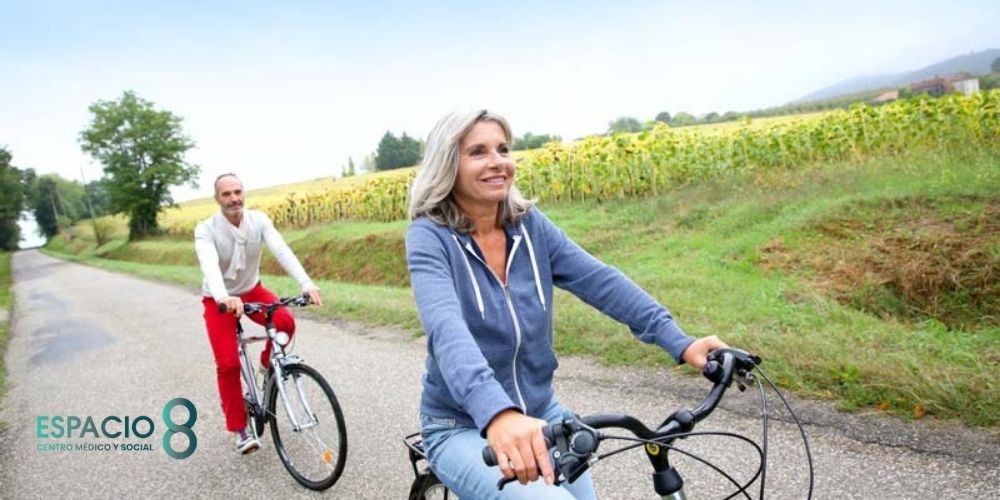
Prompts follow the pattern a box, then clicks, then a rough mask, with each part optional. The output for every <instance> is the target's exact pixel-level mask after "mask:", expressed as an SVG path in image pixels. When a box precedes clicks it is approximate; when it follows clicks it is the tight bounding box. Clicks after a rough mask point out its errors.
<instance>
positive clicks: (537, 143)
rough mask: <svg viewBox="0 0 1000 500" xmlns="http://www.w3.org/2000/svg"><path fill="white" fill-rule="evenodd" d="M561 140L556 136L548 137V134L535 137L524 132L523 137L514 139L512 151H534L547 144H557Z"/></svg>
mask: <svg viewBox="0 0 1000 500" xmlns="http://www.w3.org/2000/svg"><path fill="white" fill-rule="evenodd" d="M561 140H562V137H559V136H558V135H549V134H542V135H535V134H532V133H531V132H525V133H524V136H523V137H515V138H514V151H523V150H525V149H536V148H540V147H542V146H544V145H545V144H547V143H550V142H553V141H555V142H559V141H561Z"/></svg>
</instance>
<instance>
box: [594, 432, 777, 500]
mask: <svg viewBox="0 0 1000 500" xmlns="http://www.w3.org/2000/svg"><path fill="white" fill-rule="evenodd" d="M603 436H604V439H605V440H608V439H615V440H620V441H631V442H634V443H636V444H633V445H629V446H623V447H621V448H618V449H616V450H613V451H610V452H608V453H605V454H603V455H598V456H597V458H596V459H595V460H594V461H595V462H596V461H600V460H603V459H605V458H608V457H610V456H613V455H617V454H618V453H621V452H623V451H628V450H631V449H635V448H638V447H639V446H642V445H645V444H655V445H657V446H662V447H664V448H666V449H668V450H671V451H676V452H678V453H680V454H682V455H685V456H687V457H690V458H692V459H694V460H697V461H699V462H701V463H703V464H705V465H707V466H708V467H710V468H712V470H714V471H716V472H718V473H719V475H721V476H722V477H724V478H726V479H727V480H728V481H729V482H730V483H732V484H733V486H735V487H736V488H737V490H736V491H735V492H734V493H732V494H730V495H729V496H728V497H726V498H727V499H729V498H733V497H734V496H736V495H738V494H740V493H742V494H743V496H745V497H746V498H748V499H749V498H750V495H749V494H748V493H747V492H746V489H747V488H749V487H750V485H752V484H753V483H754V481H756V480H757V478H758V477H760V475H761V468H760V467H758V468H757V472H756V473H755V474H754V475H753V477H751V478H750V480H748V481H747V482H746V484H743V485H741V484H740V482H739V481H737V480H736V479H734V478H733V477H732V476H730V475H729V474H727V473H726V472H725V471H723V470H722V469H720V468H719V467H718V466H716V465H715V464H713V463H712V462H710V461H708V460H707V459H704V458H702V457H701V456H699V455H697V454H695V453H693V452H689V451H687V450H684V449H682V448H678V447H677V446H674V445H672V444H668V443H664V442H662V440H663V439H678V438H686V437H691V436H720V437H728V438H734V439H737V440H740V441H743V442H745V443H747V444H749V445H750V446H753V447H754V449H756V450H757V455H758V457H762V456H763V455H762V454H763V450H762V449H761V447H760V445H758V444H757V443H755V442H754V440H752V439H750V438H748V437H746V436H743V435H741V434H736V433H732V432H721V431H697V432H682V433H677V434H671V435H669V436H664V437H662V438H659V439H643V438H638V437H633V436H623V435H617V434H604V435H603Z"/></svg>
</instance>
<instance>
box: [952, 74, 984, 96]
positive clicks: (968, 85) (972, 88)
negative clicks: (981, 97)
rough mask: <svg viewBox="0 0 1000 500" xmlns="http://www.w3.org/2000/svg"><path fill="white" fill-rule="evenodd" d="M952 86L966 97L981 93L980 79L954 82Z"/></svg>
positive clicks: (963, 79)
mask: <svg viewBox="0 0 1000 500" xmlns="http://www.w3.org/2000/svg"><path fill="white" fill-rule="evenodd" d="M951 84H952V85H953V86H954V87H955V90H957V91H959V92H961V93H963V94H965V95H972V94H973V93H975V92H979V79H978V78H976V77H972V76H970V77H967V78H962V79H960V80H954V81H952V82H951Z"/></svg>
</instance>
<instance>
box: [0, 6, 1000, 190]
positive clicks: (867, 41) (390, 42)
mask: <svg viewBox="0 0 1000 500" xmlns="http://www.w3.org/2000/svg"><path fill="white" fill-rule="evenodd" d="M824 3H826V4H828V5H827V6H819V4H820V2H798V1H788V2H767V1H760V0H758V1H745V2H708V1H703V2H674V1H663V0H661V1H654V0H651V1H629V0H624V1H616V2H610V1H607V0H604V1H601V2H590V1H565V2H540V1H535V2H521V1H507V2H482V3H476V2H430V1H427V2H374V1H373V2H350V3H344V2H319V1H316V2H295V1H287V2H281V1H273V0H270V1H253V0H240V1H233V2H208V1H198V2H194V1H186V0H175V1H170V2H143V1H134V0H133V1H104V0H91V1H73V2H69V1H66V2H53V1H46V0H28V1H21V0H13V1H12V0H0V19H2V20H3V23H2V24H3V28H2V29H0V74H2V75H3V76H2V77H0V145H6V146H7V147H8V149H9V150H10V151H11V153H12V154H13V155H14V164H15V165H16V166H19V167H22V168H24V167H32V168H34V169H36V170H37V171H38V172H40V173H48V172H55V173H58V174H59V175H62V176H63V177H67V178H71V179H79V178H80V176H81V170H82V171H83V175H85V176H86V179H87V180H93V179H95V178H97V177H100V175H101V167H100V165H99V164H97V163H96V162H93V161H92V160H91V159H90V158H89V157H88V156H86V155H85V154H84V153H82V152H81V151H80V147H79V144H78V142H77V137H78V135H79V132H80V131H81V130H82V129H84V128H85V127H86V126H87V124H88V122H89V119H90V118H89V112H88V111H87V107H88V106H89V105H90V104H91V103H93V102H95V101H97V100H114V99H117V98H119V97H120V96H121V94H122V92H123V91H125V90H127V89H131V90H134V91H135V92H137V93H138V94H139V95H140V96H141V97H143V98H145V99H148V100H151V101H153V102H154V103H155V105H156V106H157V108H159V109H166V110H169V111H171V112H173V113H175V114H177V115H179V116H181V117H182V118H183V128H184V132H185V133H186V134H188V135H189V136H190V137H191V138H192V139H193V140H194V141H195V142H196V143H197V148H196V149H194V150H192V151H191V152H190V153H189V155H188V158H189V160H190V161H192V162H193V163H196V164H199V165H201V167H202V175H201V178H200V184H201V187H200V189H190V188H182V189H176V190H175V191H174V193H175V197H176V198H177V199H178V200H183V199H190V198H195V197H203V196H209V195H211V179H213V178H214V176H215V175H217V174H218V173H221V172H226V171H234V172H237V173H239V174H241V176H242V177H243V179H244V181H245V182H246V184H247V187H248V188H251V189H252V188H254V187H264V186H270V185H275V184H283V183H287V182H293V181H300V180H306V179H312V178H317V177H323V176H330V175H335V174H339V173H340V169H341V167H342V166H343V165H344V164H346V162H347V157H348V156H349V155H350V156H353V158H354V160H355V162H359V161H360V160H361V158H362V157H364V155H366V154H367V153H370V152H371V151H373V150H374V149H375V146H376V145H377V143H378V140H379V138H380V137H381V136H382V134H384V133H385V131H386V130H390V131H392V132H393V133H395V134H396V135H399V134H400V133H401V132H406V133H407V134H409V135H411V136H416V137H425V136H426V134H427V132H428V131H429V129H430V127H431V126H432V125H433V124H434V122H435V121H436V120H437V119H438V118H439V117H440V116H441V115H443V114H444V113H446V112H448V111H451V110H455V109H467V108H470V107H473V106H477V107H487V108H490V109H493V110H495V111H498V112H500V113H501V114H503V115H505V116H507V118H508V119H509V120H510V122H511V124H512V126H513V128H514V132H515V134H517V135H521V134H523V133H524V132H525V131H531V132H534V133H550V134H557V135H560V136H562V137H563V138H564V139H573V138H577V137H580V136H583V135H586V134H590V133H596V132H603V131H604V130H605V129H606V128H607V123H608V122H609V121H610V120H612V119H614V118H615V117H618V116H624V115H627V116H634V117H636V118H639V119H640V120H649V119H652V118H653V117H654V116H655V115H656V114H657V113H658V112H660V111H670V112H671V113H676V112H678V111H687V112H689V113H693V114H701V113H706V112H709V111H716V112H720V113H722V112H724V111H727V110H736V111H740V110H751V109H757V108H763V107H768V106H776V105H781V104H784V103H786V102H788V101H791V100H793V99H796V98H799V97H802V96H804V95H806V94H808V93H810V92H813V91H815V90H818V89H819V88H822V87H824V86H827V85H830V84H833V83H836V82H838V81H840V80H844V79H847V78H850V77H855V76H859V75H865V74H876V73H893V72H902V71H909V70H914V69H918V68H920V67H923V66H926V65H929V64H932V63H935V62H938V61H940V60H943V59H947V58H949V57H953V56H956V55H959V54H964V53H968V52H970V51H976V52H979V51H982V50H985V49H988V48H1000V28H998V26H1000V23H998V21H1000V1H997V0H983V1H962V0H954V1H950V2H946V3H941V2H914V1H913V0H907V1H898V2H896V1H893V2H867V1H866V2H853V1H843V0H841V1H837V2H832V1H831V2H824ZM875 4H877V5H875Z"/></svg>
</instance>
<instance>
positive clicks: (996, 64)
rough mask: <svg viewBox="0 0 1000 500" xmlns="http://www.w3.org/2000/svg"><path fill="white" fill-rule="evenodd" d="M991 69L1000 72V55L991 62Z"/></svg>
mask: <svg viewBox="0 0 1000 500" xmlns="http://www.w3.org/2000/svg"><path fill="white" fill-rule="evenodd" d="M990 71H992V72H994V73H1000V57H998V58H996V59H994V60H993V62H992V63H990Z"/></svg>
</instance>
